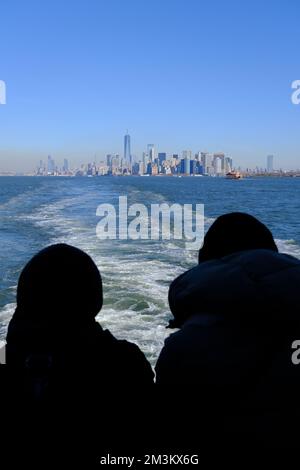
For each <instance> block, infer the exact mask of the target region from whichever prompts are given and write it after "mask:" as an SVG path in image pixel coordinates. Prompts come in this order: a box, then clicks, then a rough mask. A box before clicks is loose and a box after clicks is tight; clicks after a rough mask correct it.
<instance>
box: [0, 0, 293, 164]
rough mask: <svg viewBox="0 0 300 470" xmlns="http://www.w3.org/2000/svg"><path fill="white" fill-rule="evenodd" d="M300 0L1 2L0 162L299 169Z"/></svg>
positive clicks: (16, 0)
mask: <svg viewBox="0 0 300 470" xmlns="http://www.w3.org/2000/svg"><path fill="white" fill-rule="evenodd" d="M299 11H300V4H299V3H297V1H296V0H290V1H288V2H285V3H283V2H280V1H276V0H275V1H271V0H267V1H265V2H263V4H262V3H261V2H259V1H258V0H254V1H251V2H250V1H247V2H243V3H240V2H238V1H236V0H228V1H226V2H222V1H221V0H218V1H216V2H214V4H213V5H212V4H210V3H207V2H199V1H197V0H185V1H183V0H165V1H164V2H160V1H158V0H152V1H151V2H140V1H138V0H128V1H127V2H122V1H121V0H111V1H110V2H106V1H96V0H88V1H85V2H83V1H81V0H78V1H72V2H71V1H70V0H69V1H66V2H64V3H60V2H58V0H54V1H52V2H51V3H50V2H43V3H39V2H38V1H35V0H29V1H27V2H25V3H23V2H21V1H18V0H12V1H11V2H9V3H8V2H6V3H4V4H2V5H1V17H2V24H1V31H0V56H1V65H0V80H3V81H4V82H5V83H6V95H7V96H6V104H5V105H0V171H2V172H3V171H20V172H28V171H32V170H34V168H35V167H36V165H37V163H38V162H39V160H44V161H46V159H47V156H48V155H51V156H52V157H53V158H54V159H55V161H56V163H57V164H58V166H61V165H62V162H63V159H64V158H67V159H68V160H69V162H70V165H71V166H73V167H75V166H77V165H79V164H80V163H88V162H91V161H93V160H94V158H95V155H96V157H97V159H98V161H103V160H104V159H105V155H106V154H109V153H119V154H120V155H123V136H124V134H125V133H126V129H128V130H129V133H130V135H131V150H132V154H133V155H134V156H136V157H137V159H140V158H141V156H142V152H143V151H146V149H147V144H148V143H154V144H155V146H156V149H157V151H160V152H167V153H168V154H171V153H178V154H179V155H181V152H182V151H183V150H192V152H193V153H196V152H198V151H208V152H211V153H215V152H224V153H225V154H226V155H227V156H230V157H232V158H233V161H234V164H235V165H237V166H242V167H244V168H246V167H251V168H253V167H255V166H259V167H265V166H266V159H267V155H268V154H272V155H274V168H276V169H279V168H283V169H299V167H300V158H299V157H300V152H299V150H298V135H299V125H300V105H298V106H297V105H294V104H293V103H292V101H291V95H292V92H293V90H292V88H291V84H292V82H293V81H294V80H297V79H300V72H299V66H298V61H297V53H298V50H297V44H298V43H299V39H300V31H299V27H298V17H299Z"/></svg>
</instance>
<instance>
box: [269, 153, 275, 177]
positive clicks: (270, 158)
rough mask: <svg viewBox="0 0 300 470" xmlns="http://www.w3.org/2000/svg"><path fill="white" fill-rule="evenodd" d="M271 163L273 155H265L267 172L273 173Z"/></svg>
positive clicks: (272, 162)
mask: <svg viewBox="0 0 300 470" xmlns="http://www.w3.org/2000/svg"><path fill="white" fill-rule="evenodd" d="M273 164H274V156H273V155H268V156H267V172H268V173H273V171H274V168H273Z"/></svg>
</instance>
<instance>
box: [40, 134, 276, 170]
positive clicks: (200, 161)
mask: <svg viewBox="0 0 300 470" xmlns="http://www.w3.org/2000/svg"><path fill="white" fill-rule="evenodd" d="M95 160H96V158H95ZM266 163H267V165H266V168H264V169H263V168H258V167H256V168H255V170H251V169H248V168H247V169H246V170H241V168H237V170H239V171H243V173H244V174H245V175H247V174H248V175H255V174H262V175H263V174H275V173H276V171H275V170H274V168H273V165H274V157H273V155H268V156H267V162H266ZM233 170H234V168H233V162H232V159H231V158H230V157H228V156H225V154H224V153H223V152H218V153H209V152H197V153H193V152H192V151H191V150H183V151H182V153H181V154H175V153H173V154H167V153H166V152H161V151H157V149H156V147H155V145H154V144H148V145H147V147H146V149H145V151H144V152H143V153H142V155H141V157H140V158H136V157H135V156H133V155H132V153H131V138H130V135H129V134H128V131H127V133H126V135H125V136H124V149H123V154H122V155H120V154H107V155H106V157H105V160H104V161H100V162H96V161H94V162H93V163H87V164H81V165H80V166H79V167H78V168H73V169H70V167H69V162H68V160H67V159H66V158H65V159H64V161H63V165H62V166H61V167H58V166H57V165H56V164H55V161H54V159H53V158H52V157H51V156H50V155H49V156H48V159H47V161H46V162H43V161H42V160H41V161H40V162H39V165H38V167H37V169H36V172H35V174H36V175H40V176H60V175H62V176H104V175H140V176H145V175H149V176H150V175H151V176H157V175H170V176H172V175H174V176H179V175H186V176H193V175H207V176H225V175H226V174H227V173H229V172H231V171H233Z"/></svg>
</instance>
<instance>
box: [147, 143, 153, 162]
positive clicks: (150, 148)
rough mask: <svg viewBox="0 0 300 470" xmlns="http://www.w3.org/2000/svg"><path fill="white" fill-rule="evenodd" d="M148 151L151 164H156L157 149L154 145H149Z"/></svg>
mask: <svg viewBox="0 0 300 470" xmlns="http://www.w3.org/2000/svg"><path fill="white" fill-rule="evenodd" d="M147 151H148V158H149V161H150V162H151V163H154V160H155V148H154V144H148V145H147Z"/></svg>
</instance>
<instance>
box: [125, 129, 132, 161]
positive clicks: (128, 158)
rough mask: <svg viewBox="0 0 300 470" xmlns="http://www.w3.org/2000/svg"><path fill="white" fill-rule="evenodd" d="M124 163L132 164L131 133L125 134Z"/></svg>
mask: <svg viewBox="0 0 300 470" xmlns="http://www.w3.org/2000/svg"><path fill="white" fill-rule="evenodd" d="M124 164H125V165H128V166H130V165H131V152H130V135H129V134H128V131H127V134H126V135H125V136H124Z"/></svg>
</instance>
